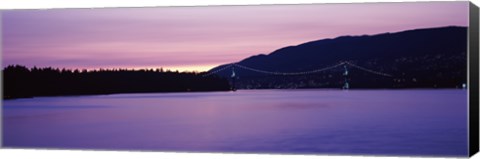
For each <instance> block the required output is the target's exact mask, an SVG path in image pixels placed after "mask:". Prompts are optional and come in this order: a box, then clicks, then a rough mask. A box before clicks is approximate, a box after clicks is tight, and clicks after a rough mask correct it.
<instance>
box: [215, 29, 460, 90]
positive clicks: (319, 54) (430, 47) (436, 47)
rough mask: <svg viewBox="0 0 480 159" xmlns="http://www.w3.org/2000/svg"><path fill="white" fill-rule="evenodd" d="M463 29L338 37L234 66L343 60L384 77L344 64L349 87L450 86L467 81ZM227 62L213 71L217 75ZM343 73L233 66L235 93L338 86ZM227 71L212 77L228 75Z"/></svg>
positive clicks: (292, 66)
mask: <svg viewBox="0 0 480 159" xmlns="http://www.w3.org/2000/svg"><path fill="white" fill-rule="evenodd" d="M466 52H467V27H458V26H448V27H440V28H426V29H415V30H408V31H402V32H395V33H383V34H377V35H361V36H340V37H337V38H334V39H322V40H317V41H311V42H306V43H303V44H300V45H296V46H287V47H284V48H280V49H278V50H275V51H273V52H271V53H269V54H266V55H265V54H259V55H255V56H251V57H248V58H245V59H243V60H241V61H239V62H238V63H237V64H238V65H241V66H246V67H249V68H254V69H258V70H263V71H270V72H303V71H309V70H315V69H318V68H323V67H327V66H332V65H334V64H338V63H339V62H342V61H347V62H349V63H352V64H355V65H357V66H361V67H363V68H367V69H370V70H373V71H378V72H382V73H387V74H389V75H392V77H385V76H380V75H376V74H374V73H372V72H367V71H364V70H361V69H359V68H356V67H352V66H350V65H347V66H346V67H347V69H348V71H349V75H348V76H347V77H346V78H347V81H348V82H349V83H350V85H351V86H352V88H455V87H460V86H462V84H463V83H466V77H467V72H466V71H467V55H466ZM228 65H229V64H225V65H221V66H218V67H215V68H213V69H212V70H210V71H209V72H212V71H218V70H219V69H222V68H224V67H226V66H228ZM344 71H345V69H344V68H343V67H337V68H335V69H329V70H327V71H323V72H319V73H312V74H306V75H296V76H282V75H268V74H265V73H258V72H254V71H252V70H248V69H245V68H241V67H235V73H236V77H237V79H236V80H235V85H236V87H237V88H239V89H258V88H339V87H341V86H342V85H343V83H344V81H345V77H344V76H343V75H342V72H344ZM230 74H231V72H230V71H220V72H219V73H218V74H217V75H219V76H222V77H229V76H230Z"/></svg>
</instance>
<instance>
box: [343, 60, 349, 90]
mask: <svg viewBox="0 0 480 159" xmlns="http://www.w3.org/2000/svg"><path fill="white" fill-rule="evenodd" d="M343 68H344V70H345V71H344V72H343V78H344V84H343V87H342V89H349V88H350V86H349V84H348V69H347V64H344V65H343Z"/></svg>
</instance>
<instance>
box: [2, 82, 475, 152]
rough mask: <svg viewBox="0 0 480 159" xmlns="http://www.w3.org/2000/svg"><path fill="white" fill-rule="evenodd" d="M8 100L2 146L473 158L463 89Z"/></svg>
mask: <svg viewBox="0 0 480 159" xmlns="http://www.w3.org/2000/svg"><path fill="white" fill-rule="evenodd" d="M3 104H4V107H3V108H4V110H3V115H4V116H3V124H4V125H3V130H4V132H3V134H4V146H6V147H31V148H33V147H38V148H68V149H114V150H155V151H190V152H248V153H283V154H285V153H289V154H290V153H310V154H311V153H315V154H371V155H409V156H412V155H423V156H465V155H467V91H466V90H395V91H390V90H374V91H373V90H350V91H341V90H253V91H247V90H243V91H242V90H241V91H237V92H209V93H158V94H118V95H98V96H78V97H44V98H33V99H17V100H7V101H3Z"/></svg>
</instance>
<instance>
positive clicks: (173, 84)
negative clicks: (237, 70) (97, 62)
mask: <svg viewBox="0 0 480 159" xmlns="http://www.w3.org/2000/svg"><path fill="white" fill-rule="evenodd" d="M3 89H4V92H3V98H4V99H10V98H24V97H35V96H63V95H90V94H112V93H147V92H188V91H192V92H196V91H227V90H229V89H230V85H229V82H228V80H226V79H223V78H219V77H216V76H207V77H203V76H202V74H200V73H194V72H178V71H176V72H172V71H163V70H162V69H156V70H153V69H149V70H127V69H116V70H103V69H101V70H93V71H87V70H82V71H79V70H68V69H57V68H51V67H47V68H36V67H34V68H31V69H29V68H27V67H25V66H20V65H15V66H8V67H6V68H4V69H3Z"/></svg>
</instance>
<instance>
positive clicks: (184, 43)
mask: <svg viewBox="0 0 480 159" xmlns="http://www.w3.org/2000/svg"><path fill="white" fill-rule="evenodd" d="M467 6H468V2H428V3H422V2H419V3H373V4H319V5H267V6H212V7H158V8H110V9H51V10H10V11H2V18H1V19H2V25H3V26H2V29H3V30H2V38H3V39H2V40H3V48H2V56H3V58H2V59H3V67H5V66H8V65H13V64H20V65H25V66H27V67H33V66H37V67H50V66H51V67H58V68H70V69H76V68H84V69H96V68H134V69H137V68H138V69H141V68H160V67H161V68H164V69H170V70H179V71H206V70H209V69H211V68H212V67H215V66H218V65H220V64H225V63H230V62H235V61H239V60H241V59H244V58H247V57H249V56H252V55H256V54H268V53H270V52H272V51H274V50H276V49H279V48H282V47H285V46H289V45H297V44H301V43H304V42H308V41H313V40H319V39H324V38H334V37H337V36H342V35H364V34H377V33H384V32H397V31H403V30H409V29H416V28H429V27H440V26H452V25H455V26H467V24H468V19H467V17H468V16H467V15H468V10H466V9H465V8H468V7H467Z"/></svg>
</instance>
